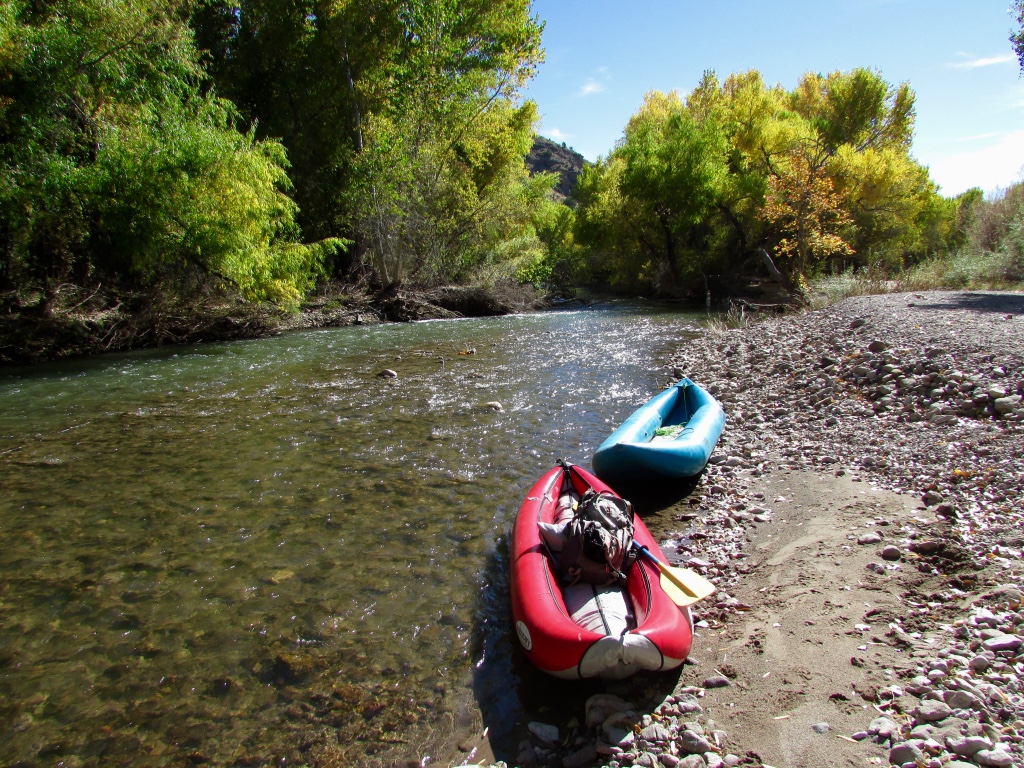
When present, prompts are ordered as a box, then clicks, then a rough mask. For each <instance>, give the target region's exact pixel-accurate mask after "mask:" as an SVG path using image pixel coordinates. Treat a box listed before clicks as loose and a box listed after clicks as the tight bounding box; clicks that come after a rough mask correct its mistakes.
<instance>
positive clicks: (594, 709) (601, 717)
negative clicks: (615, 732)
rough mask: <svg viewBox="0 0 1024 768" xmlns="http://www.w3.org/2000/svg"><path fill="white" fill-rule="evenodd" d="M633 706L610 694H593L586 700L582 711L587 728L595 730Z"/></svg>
mask: <svg viewBox="0 0 1024 768" xmlns="http://www.w3.org/2000/svg"><path fill="white" fill-rule="evenodd" d="M632 709H633V704H632V703H630V702H628V701H626V700H625V699H621V698H619V697H618V696H613V695H612V694H610V693H595V694H594V695H593V696H591V697H590V698H589V699H587V703H586V706H585V707H584V711H585V712H586V715H585V721H586V723H587V728H597V727H598V726H599V725H601V723H603V722H604V721H605V720H607V719H608V718H609V717H611V716H612V715H614V714H618V713H619V712H629V711H631V710H632Z"/></svg>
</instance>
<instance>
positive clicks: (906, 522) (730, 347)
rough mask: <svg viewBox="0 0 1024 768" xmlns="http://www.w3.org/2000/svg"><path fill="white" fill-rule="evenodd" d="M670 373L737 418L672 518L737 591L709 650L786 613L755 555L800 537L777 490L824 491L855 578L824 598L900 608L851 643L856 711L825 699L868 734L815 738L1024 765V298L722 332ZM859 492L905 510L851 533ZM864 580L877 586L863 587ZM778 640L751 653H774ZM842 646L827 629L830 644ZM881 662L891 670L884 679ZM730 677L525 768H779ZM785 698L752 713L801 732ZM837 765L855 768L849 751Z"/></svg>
mask: <svg viewBox="0 0 1024 768" xmlns="http://www.w3.org/2000/svg"><path fill="white" fill-rule="evenodd" d="M668 368H669V369H670V370H671V372H672V376H673V378H678V377H679V376H682V375H686V376H688V377H690V378H691V379H693V380H694V381H697V382H698V383H700V384H702V385H704V386H706V387H707V388H708V389H709V390H710V391H712V392H713V393H714V394H715V395H716V396H717V397H718V398H719V399H720V400H721V402H722V404H723V406H724V407H725V409H726V413H727V416H728V424H727V428H726V432H725V434H724V436H723V439H722V442H721V444H720V446H719V449H718V451H717V452H716V455H715V456H714V457H713V459H712V463H711V465H710V466H709V467H708V470H707V471H706V473H705V474H704V476H703V477H702V479H701V483H700V484H699V486H698V487H697V489H696V490H695V491H694V493H693V494H691V495H690V496H689V497H688V498H687V499H684V500H683V501H682V502H680V503H679V504H677V505H675V506H674V507H672V508H670V509H669V510H667V511H666V514H669V515H671V516H672V517H673V518H674V519H675V520H676V521H677V523H678V524H679V525H681V526H684V527H685V530H680V531H677V532H675V533H673V534H671V535H670V536H669V537H668V540H667V541H666V544H665V547H664V549H665V551H666V554H667V555H668V556H669V557H670V558H671V559H674V561H675V563H676V564H679V565H684V566H686V567H689V568H693V569H694V570H697V571H700V572H702V573H704V574H705V575H707V576H708V577H710V578H711V579H712V580H713V581H715V582H716V584H717V586H718V590H719V591H718V593H717V595H716V597H715V598H713V600H715V602H714V604H710V602H709V603H708V604H703V605H702V606H701V607H700V608H701V610H700V611H699V612H698V615H697V616H696V618H697V619H698V622H697V630H698V634H702V635H703V636H704V637H708V634H707V633H709V632H711V633H716V632H717V633H720V634H721V635H722V636H726V635H727V634H728V631H729V628H730V627H738V626H739V623H740V622H741V621H742V620H743V618H744V617H745V616H750V615H752V614H756V613H757V612H758V611H761V610H767V608H766V606H768V604H769V596H770V595H772V594H773V592H774V591H775V590H776V587H777V584H775V583H774V581H777V577H775V578H774V579H764V577H763V576H758V574H760V573H762V571H763V570H764V563H763V562H758V559H759V558H758V551H757V548H756V547H755V546H754V544H757V542H763V543H761V544H759V545H758V546H759V547H761V548H766V547H768V546H769V540H770V539H771V537H772V536H773V535H775V536H776V537H778V536H779V535H782V534H779V533H764V532H763V531H765V530H770V531H785V526H784V525H783V524H785V523H786V522H787V521H786V520H785V519H780V517H782V516H783V514H784V513H782V512H781V511H780V510H781V509H785V508H786V503H787V499H786V498H785V497H784V496H781V495H779V496H774V497H772V496H771V492H770V491H769V489H770V488H771V487H773V486H772V485H771V483H772V482H773V480H778V479H779V478H781V477H782V476H783V475H785V476H786V477H787V478H789V477H797V476H800V477H807V478H810V479H811V481H810V482H811V486H810V488H811V490H810V491H808V493H809V494H810V495H811V497H812V500H813V496H814V494H815V493H819V494H820V495H821V498H822V499H823V501H822V502H821V504H820V507H821V509H822V510H825V512H824V514H833V515H834V517H833V518H832V523H831V524H829V525H826V526H824V528H829V529H831V533H832V534H833V535H834V536H838V537H839V541H840V542H841V544H842V546H837V547H833V548H832V549H828V548H827V547H825V545H824V544H823V543H821V542H818V545H819V549H820V551H819V552H818V553H817V556H818V557H819V558H822V559H823V558H824V557H825V556H826V555H827V556H828V557H829V558H832V557H835V558H837V559H836V560H835V566H836V567H840V566H842V567H843V568H846V569H847V572H846V573H845V575H844V577H843V578H844V579H846V580H847V581H841V582H836V583H831V584H829V582H828V578H834V577H822V580H821V581H819V582H811V585H812V588H810V590H809V591H810V592H819V593H821V592H825V593H827V594H828V596H830V597H832V599H833V603H832V604H834V605H842V603H837V602H835V595H836V594H840V595H841V594H843V593H842V592H841V591H840V590H850V589H851V586H850V585H849V583H848V582H854V586H853V588H854V589H855V590H856V589H864V590H872V591H871V592H864V594H865V595H872V594H878V593H879V592H887V593H888V595H887V597H888V598H889V603H891V604H892V605H893V606H895V608H896V610H894V611H892V612H891V613H886V614H884V615H882V609H880V608H878V607H876V608H873V609H870V610H867V612H866V613H865V614H864V617H863V618H862V619H861V621H860V622H859V623H856V624H853V626H852V627H850V628H849V629H848V630H847V631H845V633H844V634H845V635H846V636H850V635H853V636H855V637H856V638H857V639H855V640H850V642H854V643H861V645H857V646H856V650H855V654H856V655H854V656H852V657H847V658H846V659H843V660H841V662H842V664H844V665H847V666H846V668H847V669H848V670H852V671H855V672H856V673H857V674H858V675H859V676H860V677H859V678H858V681H857V682H856V683H855V684H854V686H853V690H852V691H851V690H850V689H849V688H847V690H845V691H837V692H833V693H828V692H827V690H826V691H825V693H824V694H823V698H824V699H826V702H825V703H827V704H829V705H837V704H843V705H844V706H845V709H841V710H840V709H835V710H833V711H834V712H836V713H837V716H839V715H842V716H843V717H844V718H845V720H844V722H847V723H849V724H855V723H860V726H859V727H855V728H854V727H852V725H851V728H850V730H848V731H847V732H840V731H837V730H836V729H835V728H834V727H833V725H830V724H829V722H825V721H821V722H813V723H810V725H809V726H808V728H807V731H808V733H810V732H813V734H821V735H822V738H824V734H831V735H832V736H838V740H836V741H835V742H831V743H834V744H836V745H838V746H836V747H834V749H836V750H838V749H839V747H842V751H843V755H844V758H843V759H844V760H846V762H847V763H849V764H863V763H864V762H865V761H867V762H869V763H870V762H874V763H876V764H882V765H884V764H889V765H895V766H904V767H906V768H909V767H910V766H915V767H920V766H926V767H927V768H942V767H943V766H947V767H948V768H966V767H967V766H1011V765H1024V743H1022V739H1024V608H1022V604H1021V590H1020V586H1019V585H1020V576H1021V570H1022V568H1021V561H1020V555H1021V550H1022V548H1024V496H1022V489H1024V295H1021V294H1008V293H976V292H925V293H915V294H890V295H882V296H870V297H857V298H852V299H848V300H846V301H843V302H841V303H839V304H837V305H834V306H831V307H828V308H826V309H823V310H818V311H814V312H808V313H805V314H800V315H793V316H786V317H781V318H771V319H767V320H764V321H761V322H757V323H754V324H752V325H748V326H745V327H741V328H732V329H720V330H716V331H712V332H710V333H708V334H707V335H706V336H704V337H703V338H701V339H699V340H698V341H696V342H693V343H689V344H687V346H686V347H685V348H683V349H680V350H679V351H678V353H677V354H676V355H675V356H674V357H673V359H672V360H670V361H669V363H668ZM788 481H789V480H788V479H787V482H788ZM851 481H852V482H854V483H863V484H864V485H865V486H870V488H871V490H872V491H874V492H877V494H878V498H881V497H882V495H883V494H887V495H888V496H887V498H889V499H890V501H889V505H888V507H884V506H883V505H882V504H881V503H871V504H868V502H867V501H865V502H864V503H863V505H862V507H858V504H860V503H861V502H859V501H857V500H856V499H857V497H853V498H854V499H855V501H854V503H851V504H847V505H845V506H844V507H843V508H842V510H843V511H842V514H840V512H841V511H840V510H836V509H834V507H835V505H834V504H833V505H830V504H829V503H828V502H829V500H830V499H838V498H840V496H839V492H838V491H837V490H836V489H837V488H838V487H839V485H840V484H841V483H846V484H847V486H849V483H850V482H851ZM847 486H843V487H847ZM850 487H859V486H850ZM815 489H817V491H816V490H815ZM860 493H862V494H863V491H861V492H860ZM830 494H833V495H830ZM900 498H903V499H905V500H906V504H908V505H910V506H913V507H914V509H913V510H912V511H911V512H909V513H907V514H905V515H902V516H901V515H899V514H898V512H895V511H893V510H896V508H897V507H898V506H899V499H900ZM892 499H896V500H897V503H896V504H895V505H894V504H893V502H892ZM797 506H799V505H797ZM861 508H863V510H864V511H860V510H861ZM884 509H888V510H889V512H887V513H885V514H884V515H883V510H884ZM829 510H831V512H830V511H829ZM819 512H820V510H819ZM890 513H891V514H890ZM787 516H789V517H791V518H792V520H796V519H797V516H796V515H795V514H788V515H787ZM792 520H791V522H792ZM851 521H852V522H851ZM818 522H820V520H819V521H818ZM803 524H804V520H803V519H802V518H801V522H800V523H798V525H803ZM844 526H849V530H842V528H843V527H844ZM759 529H760V531H761V532H760V533H758V531H759ZM804 530H806V529H804ZM759 537H760V538H759ZM805 538H806V537H805ZM752 542H753V543H752ZM800 544H801V541H800V540H794V541H793V542H791V544H790V545H789V546H788V547H787V549H789V550H792V549H793V547H799V546H800ZM826 550H827V551H826ZM673 556H674V557H673ZM777 562H782V557H781V556H780V558H777ZM775 563H776V561H769V563H768V564H769V565H772V564H775ZM853 563H856V564H857V567H858V568H860V570H859V572H858V574H854V575H853V576H851V575H850V574H849V572H848V570H849V568H850V567H851V564H853ZM809 564H812V561H811V560H810V559H809V560H808V561H806V562H805V563H804V566H803V567H805V568H806V567H807V566H808V565H809ZM830 564H831V563H830ZM837 573H843V571H842V570H841V569H840V570H839V571H837ZM757 578H762V579H763V581H757ZM801 578H802V574H801ZM810 578H812V577H811V576H808V579H810ZM915 579H916V581H915ZM762 583H763V586H762ZM755 587H756V588H755ZM814 587H817V589H815V588H814ZM830 590H835V592H831V591H830ZM736 594H743V596H744V597H743V600H741V599H739V598H738V597H736V596H734V595H736ZM847 594H849V593H847ZM858 596H859V595H858ZM824 602H825V603H826V604H828V603H829V600H828V599H825V601H824ZM875 602H878V601H877V600H876V601H875ZM883 602H884V601H883ZM766 615H767V614H766ZM821 618H822V619H824V618H825V617H821ZM847 618H848V617H846V616H840V617H838V619H834V620H835V621H838V620H839V619H843V620H846V619H847ZM880 618H881V619H888V620H887V621H886V622H885V624H887V628H886V629H884V630H879V629H878V628H877V626H876V627H875V628H873V627H872V625H877V622H878V620H879V619H880ZM817 619H818V617H817V616H813V615H809V616H806V617H805V621H804V622H803V623H804V624H806V629H808V631H812V630H817V629H818V628H817V627H815V626H814V625H815V623H816V621H817ZM830 621H832V619H830ZM850 621H853V620H852V619H851V620H850ZM865 622H870V624H869V623H865ZM822 623H823V624H825V623H827V622H825V621H822ZM779 625H780V622H776V623H775V624H773V625H769V630H770V627H771V626H774V627H779ZM883 626H884V625H883ZM744 631H746V630H744ZM759 631H762V630H760V629H759V628H757V627H755V628H754V631H753V634H752V635H751V638H752V639H751V638H748V643H747V644H748V645H750V644H753V645H758V644H760V642H761V641H760V640H759V639H758V636H757V632H759ZM790 634H793V632H792V631H791V632H790ZM835 634H836V636H839V637H842V635H841V634H840V633H839V632H838V631H837V632H836V633H835ZM861 636H863V640H862V639H861ZM827 637H828V634H827V633H826V632H824V631H822V633H821V635H820V636H817V637H811V638H810V640H809V642H812V643H817V644H818V645H821V644H822V643H823V642H824V640H823V638H827ZM701 642H702V639H701V637H698V639H696V640H695V644H694V649H695V651H698V650H699V645H700V644H701ZM707 642H708V643H709V644H710V642H711V641H710V639H709V640H708V641H707ZM876 649H877V653H876V657H877V658H878V659H879V660H878V661H877V663H874V664H872V663H869V662H868V661H866V659H867V658H869V654H870V653H871V652H872V651H875V650H876ZM720 661H721V660H716V664H717V666H714V667H713V669H709V670H706V671H707V672H710V674H706V675H705V674H704V671H702V670H703V667H702V666H700V665H698V666H697V669H698V671H700V674H699V675H698V677H697V679H696V680H692V679H690V678H692V677H694V676H693V674H692V673H691V674H688V673H687V672H685V671H684V673H683V674H682V675H681V676H680V679H679V684H678V685H677V686H676V688H675V690H674V691H673V692H672V693H671V694H669V695H662V696H661V697H660V698H656V699H654V700H652V699H650V697H646V693H645V692H643V691H641V690H640V689H634V690H632V691H630V690H629V689H621V690H615V691H611V690H610V691H609V693H606V694H598V695H597V696H594V697H592V698H591V700H590V701H588V702H587V707H586V711H585V712H582V713H580V715H581V718H582V720H583V722H581V723H580V726H579V728H578V729H576V732H575V733H573V734H565V733H559V732H558V730H557V729H554V730H553V729H552V727H551V726H549V725H547V724H545V723H540V722H534V723H531V724H530V734H531V735H530V739H529V740H528V741H524V742H523V743H522V744H521V745H520V750H519V754H518V756H517V759H516V761H515V764H516V765H522V766H529V765H545V766H546V765H551V766H557V765H561V766H566V767H567V768H571V767H572V766H588V765H604V766H609V768H618V767H619V766H632V765H639V766H650V768H657V767H658V766H665V768H676V767H677V766H686V768H701V767H703V766H707V767H708V768H716V766H721V765H730V766H734V765H762V764H764V765H767V763H766V762H764V761H763V760H762V758H761V756H760V754H759V753H758V751H757V750H756V749H751V748H750V746H751V744H750V743H745V742H750V741H751V737H748V736H745V735H744V734H742V733H739V732H732V730H731V727H730V728H727V727H725V726H724V725H723V723H722V722H720V721H716V717H717V716H718V714H719V713H720V712H723V711H726V712H728V709H725V710H723V707H729V706H733V705H732V704H728V703H726V700H725V699H719V698H716V697H715V693H716V691H717V690H723V689H726V690H727V689H729V686H732V685H737V686H741V687H743V688H744V689H746V688H747V687H748V686H747V685H745V684H742V685H741V683H740V680H741V679H742V678H743V676H744V675H743V670H742V669H740V670H737V669H736V668H734V667H730V666H729V665H726V664H722V663H719V662H720ZM769 674H770V673H767V672H766V673H764V675H763V677H764V678H769ZM811 677H813V676H812V675H809V674H808V675H806V678H807V680H808V681H810V680H811ZM753 684H754V683H753V682H752V683H751V685H753ZM757 684H758V685H761V686H762V687H763V686H765V685H768V684H769V683H768V682H764V683H761V682H759V681H758V682H757ZM814 684H815V683H814V682H813V681H810V682H807V683H805V684H804V685H803V687H802V688H801V689H800V690H798V691H797V693H798V694H800V696H799V697H797V698H796V699H795V700H800V701H806V700H807V699H808V697H809V696H810V695H811V694H813V693H815V691H814V690H813V686H814ZM826 684H827V683H822V685H826ZM778 685H779V686H780V687H779V692H778V695H777V696H773V695H771V691H772V690H773V689H771V688H768V689H767V690H768V691H769V695H768V696H767V697H766V698H765V703H764V704H763V705H762V711H753V712H747V713H746V722H757V721H758V720H761V721H769V722H770V721H772V720H775V721H784V720H786V719H787V718H790V717H791V716H792V713H791V711H790V710H787V709H786V706H785V702H786V701H787V700H788V699H786V698H785V696H784V695H783V694H787V691H788V688H786V686H787V685H789V681H787V680H785V679H783V680H781V681H780V682H779V683H778ZM790 687H791V686H790ZM784 689H785V690H784ZM823 690H824V689H823ZM737 693H739V691H738V690H737ZM818 693H821V691H818ZM787 695H788V694H787ZM710 702H714V706H713V709H714V715H715V717H713V716H712V712H711V710H712V706H709V704H710ZM814 711H821V709H820V708H819V710H814ZM826 711H827V710H826ZM792 712H796V708H795V705H794V709H793V710H792ZM801 727H803V726H802V725H801ZM800 738H801V739H804V738H814V737H813V736H804V735H801V737H800ZM754 741H756V739H754ZM755 746H756V745H755ZM815 749H821V748H818V747H815ZM826 749H827V748H826ZM820 754H821V753H820V752H815V751H814V750H813V749H812V750H808V751H806V752H805V753H796V754H795V755H794V756H793V758H792V764H793V765H797V764H799V765H818V764H823V763H822V762H821V758H820V757H815V755H820ZM824 754H829V753H828V752H827V751H826V752H825V753H824ZM858 755H860V756H859V757H858ZM828 762H829V763H833V761H831V760H829V761H828ZM833 764H840V758H839V752H835V761H834V763H833Z"/></svg>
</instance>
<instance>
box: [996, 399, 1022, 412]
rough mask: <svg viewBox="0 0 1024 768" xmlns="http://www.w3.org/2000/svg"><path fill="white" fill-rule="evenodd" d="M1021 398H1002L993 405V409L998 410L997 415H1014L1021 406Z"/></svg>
mask: <svg viewBox="0 0 1024 768" xmlns="http://www.w3.org/2000/svg"><path fill="white" fill-rule="evenodd" d="M1020 401H1021V396H1020V395H1012V396H1011V397H1000V398H997V399H996V400H995V402H993V403H992V407H993V408H995V409H996V413H1001V414H1004V415H1005V414H1007V413H1012V412H1013V410H1014V409H1015V408H1016V407H1017V406H1018V405H1020Z"/></svg>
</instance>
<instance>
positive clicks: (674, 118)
mask: <svg viewBox="0 0 1024 768" xmlns="http://www.w3.org/2000/svg"><path fill="white" fill-rule="evenodd" d="M913 122H914V93H913V90H912V89H911V88H910V87H909V85H907V84H906V83H904V84H901V85H898V86H893V85H890V84H889V83H887V82H886V81H885V80H883V79H882V77H881V75H879V74H878V73H877V72H874V71H871V70H866V69H855V70H852V71H851V72H846V73H842V72H833V73H831V74H828V75H821V74H816V73H808V74H806V75H804V76H803V77H802V78H801V79H800V81H799V83H798V84H797V87H796V88H795V89H793V90H792V91H787V90H785V89H783V88H782V87H781V86H777V85H776V86H771V87H769V86H767V85H766V84H765V83H764V81H763V79H762V77H761V75H760V73H758V72H756V71H749V72H743V73H739V74H733V75H730V76H729V77H728V78H726V80H725V81H724V82H720V81H719V80H718V78H717V76H716V75H715V73H714V72H705V73H704V75H703V77H702V78H701V80H700V82H699V84H698V85H697V87H696V88H695V89H694V90H693V91H692V92H691V93H690V94H689V95H688V96H687V97H686V100H685V107H684V106H682V104H681V102H680V100H679V98H678V97H677V96H675V95H673V94H670V95H668V96H666V95H664V94H651V95H649V96H648V98H647V99H646V100H645V102H644V104H643V106H642V107H641V108H640V110H639V111H638V112H637V114H636V115H634V116H633V117H632V118H631V119H630V122H629V124H628V125H627V126H626V130H625V134H624V137H623V139H622V140H621V141H620V143H619V145H618V146H617V147H616V148H615V150H614V151H613V152H612V153H611V155H610V156H609V157H608V158H607V159H606V160H604V161H602V162H601V163H599V164H598V167H596V168H595V169H593V170H592V171H591V172H589V173H588V174H585V175H584V178H583V179H582V180H581V186H580V190H581V194H580V208H579V210H578V211H577V230H576V239H577V242H579V243H580V244H582V245H584V246H586V247H587V248H589V249H590V253H591V255H590V262H591V264H592V265H601V266H603V267H604V268H606V270H607V268H608V266H609V265H613V266H615V267H616V270H617V271H616V270H608V271H607V274H609V275H617V277H616V278H615V279H618V280H623V281H624V283H628V282H629V280H626V279H624V276H627V275H628V276H631V279H632V281H633V282H640V281H643V280H646V281H647V282H648V283H649V284H654V285H659V286H660V287H661V288H663V289H669V288H671V287H672V286H680V285H684V284H686V283H688V282H690V283H692V281H693V279H694V278H699V277H704V276H707V275H708V274H709V272H710V271H712V270H714V271H716V272H718V273H722V272H726V273H727V272H735V271H737V270H739V269H745V268H747V267H748V266H749V264H750V263H752V260H753V259H754V257H755V255H762V256H766V257H767V259H766V263H767V264H768V265H769V269H770V271H771V272H772V273H773V275H774V276H776V277H777V278H778V279H779V281H780V282H781V283H783V284H784V285H785V286H786V287H787V288H789V289H790V290H792V291H795V292H799V286H800V285H802V284H803V283H804V282H805V280H806V278H807V277H810V276H812V275H813V274H815V273H818V272H823V271H828V270H842V269H847V268H850V267H862V266H866V265H868V264H872V265H876V264H884V265H886V266H890V267H893V268H899V267H901V266H903V265H905V264H907V263H909V262H911V261H913V260H916V259H919V258H922V257H924V256H925V255H927V254H930V253H935V252H938V251H941V250H943V249H948V248H950V247H952V243H953V242H954V240H955V237H954V235H953V232H954V231H955V230H956V226H955V221H954V219H955V217H956V210H955V208H956V207H955V206H952V207H951V206H949V205H946V204H944V203H943V202H942V199H941V198H940V197H939V195H938V191H937V187H936V186H935V185H934V184H933V183H932V182H931V180H930V179H929V178H928V172H927V169H925V168H923V167H922V166H921V165H920V164H919V163H917V162H916V161H915V160H914V159H913V158H912V157H911V155H910V144H911V138H912V136H913ZM769 251H773V252H774V254H775V257H776V260H775V261H773V260H772V257H771V255H770V254H769ZM762 260H764V259H762ZM776 261H777V263H776ZM655 265H661V269H660V271H659V270H657V269H655V270H654V273H656V274H652V266H655ZM641 276H643V277H641ZM690 289H691V290H692V286H690Z"/></svg>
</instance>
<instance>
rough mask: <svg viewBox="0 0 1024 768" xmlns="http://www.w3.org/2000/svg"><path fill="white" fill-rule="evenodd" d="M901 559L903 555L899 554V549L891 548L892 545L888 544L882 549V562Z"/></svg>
mask: <svg viewBox="0 0 1024 768" xmlns="http://www.w3.org/2000/svg"><path fill="white" fill-rule="evenodd" d="M901 557H903V553H902V552H900V548H899V547H896V546H893V545H892V544H888V545H886V546H884V547H882V559H883V560H889V561H893V560H899V559H900V558H901Z"/></svg>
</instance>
